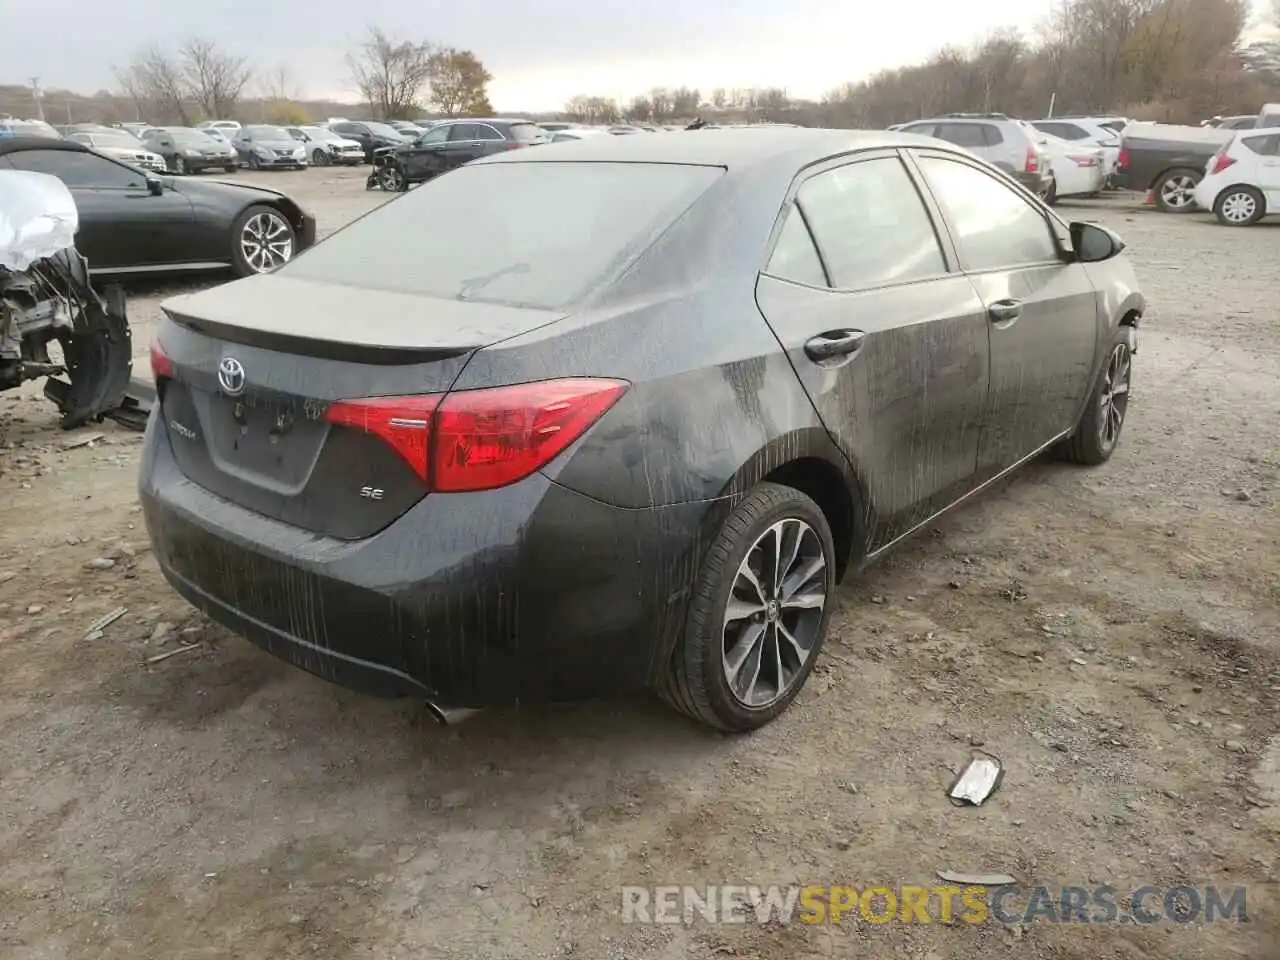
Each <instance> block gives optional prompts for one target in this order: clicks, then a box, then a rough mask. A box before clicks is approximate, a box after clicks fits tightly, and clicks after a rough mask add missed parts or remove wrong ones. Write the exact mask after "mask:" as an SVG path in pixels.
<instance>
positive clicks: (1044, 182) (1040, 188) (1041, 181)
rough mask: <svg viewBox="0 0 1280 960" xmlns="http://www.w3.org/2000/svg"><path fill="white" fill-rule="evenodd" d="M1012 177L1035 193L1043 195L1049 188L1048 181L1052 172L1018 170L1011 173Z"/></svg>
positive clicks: (1051, 177)
mask: <svg viewBox="0 0 1280 960" xmlns="http://www.w3.org/2000/svg"><path fill="white" fill-rule="evenodd" d="M1013 177H1014V179H1015V180H1017V181H1018V182H1019V183H1020V184H1022V185H1023V186H1024V187H1026V188H1027V189H1028V190H1030V191H1031V192H1032V193H1034V194H1037V195H1043V194H1045V193H1047V192H1048V190H1049V181H1050V180H1051V179H1053V176H1052V174H1050V173H1049V172H1048V171H1045V172H1043V173H1028V172H1027V171H1025V170H1020V171H1018V172H1016V173H1014V175H1013Z"/></svg>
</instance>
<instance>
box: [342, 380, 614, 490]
mask: <svg viewBox="0 0 1280 960" xmlns="http://www.w3.org/2000/svg"><path fill="white" fill-rule="evenodd" d="M627 386H628V385H627V383H625V382H624V381H621V380H597V379H586V378H583V379H569V380H544V381H540V382H537V383H521V384H514V385H512V386H508V387H491V388H486V389H481V390H459V391H457V392H455V393H450V394H448V395H446V396H445V397H444V398H443V400H442V398H441V397H440V396H439V395H426V396H413V397H367V398H364V399H359V400H340V401H338V402H336V403H333V404H331V405H330V406H329V409H328V411H327V412H326V414H325V419H326V420H328V421H329V422H330V423H332V424H335V425H337V426H342V427H349V428H352V429H356V430H362V431H364V432H365V433H369V434H373V435H375V436H378V437H381V438H382V439H383V440H385V441H386V442H387V443H389V444H390V445H391V446H392V447H393V448H394V449H395V451H396V452H397V453H399V454H400V456H402V457H403V458H404V459H405V460H406V461H407V462H408V463H409V465H410V466H411V467H413V469H414V472H415V473H417V474H418V476H419V477H420V478H421V479H422V481H423V483H425V484H426V485H427V487H428V489H430V490H434V491H438V492H442V493H443V492H452V493H457V492H462V491H467V490H492V489H493V488H495V487H502V486H506V485H507V484H509V483H515V482H516V481H517V480H521V479H523V478H525V477H527V476H528V475H529V474H531V473H533V472H534V471H535V470H538V469H539V468H541V467H543V466H545V465H546V464H547V463H549V462H550V461H551V460H552V459H553V458H554V457H555V456H556V455H557V454H559V453H561V452H562V451H563V450H564V449H565V448H566V447H568V446H569V444H571V443H573V441H575V440H577V439H578V438H579V437H580V436H582V434H583V433H584V432H585V431H586V430H587V428H588V427H590V426H591V425H592V424H593V423H595V422H596V421H597V420H598V419H600V417H601V416H603V415H604V413H605V411H607V410H608V409H609V408H610V407H611V406H613V404H614V403H616V402H617V400H618V398H619V397H620V396H622V394H623V392H625V391H626V389H627Z"/></svg>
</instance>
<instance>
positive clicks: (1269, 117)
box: [1258, 113, 1280, 127]
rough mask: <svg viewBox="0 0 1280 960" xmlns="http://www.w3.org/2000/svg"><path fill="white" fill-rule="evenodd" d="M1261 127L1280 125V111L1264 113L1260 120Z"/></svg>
mask: <svg viewBox="0 0 1280 960" xmlns="http://www.w3.org/2000/svg"><path fill="white" fill-rule="evenodd" d="M1258 126H1259V127H1280V113H1264V114H1263V115H1262V117H1261V119H1260V120H1259V121H1258Z"/></svg>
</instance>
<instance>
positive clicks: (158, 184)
mask: <svg viewBox="0 0 1280 960" xmlns="http://www.w3.org/2000/svg"><path fill="white" fill-rule="evenodd" d="M147 189H148V190H150V191H151V195H152V196H153V197H158V196H160V195H161V194H163V193H164V181H163V180H161V179H160V178H159V177H147Z"/></svg>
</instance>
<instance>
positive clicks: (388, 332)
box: [153, 276, 561, 539]
mask: <svg viewBox="0 0 1280 960" xmlns="http://www.w3.org/2000/svg"><path fill="white" fill-rule="evenodd" d="M163 309H164V312H165V314H166V315H167V317H168V318H169V320H170V321H171V322H169V323H166V324H165V325H164V327H163V328H162V330H161V331H160V333H159V334H158V336H157V340H156V344H155V345H154V348H153V367H154V368H155V370H156V375H157V381H158V386H159V395H160V404H159V406H160V410H161V419H162V421H163V429H164V430H165V431H166V432H167V433H168V436H169V440H170V443H171V445H172V448H173V451H174V457H175V459H176V461H177V463H178V466H179V468H180V469H181V470H182V471H183V473H184V474H185V475H186V476H187V477H188V478H189V479H191V480H192V481H194V482H195V483H198V484H199V485H201V486H203V487H205V488H206V489H208V490H210V491H211V492H213V493H215V494H217V495H219V496H221V497H224V498H226V499H227V500H230V501H233V502H235V503H238V504H240V505H241V506H244V507H247V508H249V509H251V510H254V511H256V512H258V513H261V514H263V515H265V516H269V517H272V518H274V519H277V520H281V521H283V522H286V523H289V524H292V525H294V526H297V527H300V528H302V529H305V530H308V531H311V532H313V533H319V534H324V535H328V536H333V537H338V538H342V539H357V538H360V537H366V536H370V535H372V534H374V533H376V532H377V531H378V530H380V529H382V528H383V527H385V526H386V525H387V524H389V523H391V522H392V521H394V520H395V519H396V518H397V517H399V516H400V515H402V514H403V513H404V512H405V511H407V510H408V509H409V508H410V507H412V506H413V504H415V503H416V502H418V500H420V499H421V498H422V497H423V496H425V495H426V486H425V484H424V483H423V480H422V478H421V477H420V476H419V475H418V473H416V472H415V470H414V469H413V467H412V466H411V465H410V463H409V462H408V461H407V460H406V459H405V457H404V456H403V455H402V452H397V451H396V450H395V449H393V448H392V447H391V446H390V445H388V444H387V443H386V442H385V441H384V440H383V439H380V438H378V437H376V436H373V435H372V434H370V433H368V432H364V431H361V430H357V429H347V428H344V427H341V426H336V425H334V424H333V423H330V422H329V421H328V420H327V419H326V413H327V411H328V410H329V408H330V407H331V406H332V405H333V404H335V403H336V402H338V401H342V400H353V399H360V398H367V397H420V398H423V399H421V400H420V401H419V400H413V401H409V402H408V403H407V408H409V409H413V408H416V407H417V406H421V407H422V408H423V412H424V415H429V413H430V404H431V403H433V402H434V401H433V400H432V399H431V398H433V397H439V396H440V395H442V394H444V393H446V392H447V391H448V390H449V388H450V386H451V385H452V384H453V382H454V380H455V379H456V378H457V376H458V374H459V373H460V372H461V370H462V368H463V367H464V366H465V365H466V363H467V362H468V360H469V359H470V358H471V356H472V354H474V353H475V351H476V350H477V349H480V348H482V347H484V346H486V345H488V344H490V343H494V342H496V341H498V340H502V339H505V338H507V337H510V336H514V335H516V334H518V333H523V332H525V331H527V330H530V329H533V328H534V327H538V326H541V325H543V324H545V323H548V322H552V321H554V320H556V319H559V318H560V316H561V314H558V313H555V312H550V311H541V310H526V309H519V308H514V307H507V306H500V305H493V304H484V303H474V302H472V303H466V302H461V301H457V300H446V299H440V298H435V297H426V296H417V295H409V294H399V293H389V292H383V291H372V290H364V289H358V288H354V287H347V286H340V285H337V284H328V283H320V282H315V281H305V280H293V279H287V278H284V277H275V276H262V277H254V278H249V279H246V280H243V281H240V282H237V283H232V284H227V285H225V286H222V287H218V288H215V289H213V290H209V291H206V292H204V293H199V294H194V295H190V296H182V297H176V298H174V299H172V300H169V301H166V302H165V304H164V305H163Z"/></svg>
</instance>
